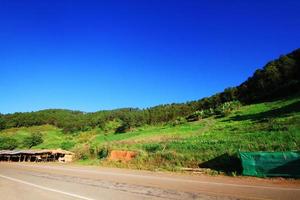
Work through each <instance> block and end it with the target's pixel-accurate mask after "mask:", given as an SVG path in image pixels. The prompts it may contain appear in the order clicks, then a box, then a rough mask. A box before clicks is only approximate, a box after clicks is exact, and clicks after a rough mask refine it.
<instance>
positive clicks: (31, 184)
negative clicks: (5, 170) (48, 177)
mask: <svg viewBox="0 0 300 200" xmlns="http://www.w3.org/2000/svg"><path fill="white" fill-rule="evenodd" d="M0 177H1V178H5V179H8V180H11V181H14V182H18V183H23V184H25V185H30V186H32V187H36V188H39V189H42V190H47V191H50V192H56V193H60V194H64V195H67V196H71V197H75V198H77V199H84V200H94V199H91V198H88V197H84V196H81V195H77V194H72V193H69V192H64V191H61V190H56V189H52V188H48V187H44V186H40V185H36V184H33V183H29V182H26V181H22V180H19V179H15V178H12V177H8V176H4V175H1V174H0Z"/></svg>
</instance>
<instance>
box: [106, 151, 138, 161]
mask: <svg viewBox="0 0 300 200" xmlns="http://www.w3.org/2000/svg"><path fill="white" fill-rule="evenodd" d="M136 156H137V153H136V152H133V151H117V150H113V151H111V152H110V155H109V158H108V159H109V160H118V161H130V160H132V159H133V158H135V157H136Z"/></svg>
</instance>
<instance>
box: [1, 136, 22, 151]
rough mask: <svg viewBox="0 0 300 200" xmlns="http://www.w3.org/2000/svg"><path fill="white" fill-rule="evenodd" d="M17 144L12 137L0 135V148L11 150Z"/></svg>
mask: <svg viewBox="0 0 300 200" xmlns="http://www.w3.org/2000/svg"><path fill="white" fill-rule="evenodd" d="M17 146H18V141H17V140H16V139H15V138H12V137H0V149H1V150H13V149H15V148H16V147H17Z"/></svg>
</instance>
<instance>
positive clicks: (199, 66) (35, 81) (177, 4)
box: [0, 0, 300, 113]
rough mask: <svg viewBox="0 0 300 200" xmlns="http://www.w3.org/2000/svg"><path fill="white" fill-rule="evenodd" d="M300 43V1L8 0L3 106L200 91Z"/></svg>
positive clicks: (129, 101) (1, 21)
mask: <svg viewBox="0 0 300 200" xmlns="http://www.w3.org/2000/svg"><path fill="white" fill-rule="evenodd" d="M299 47H300V1H298V0H282V1H276V0H263V1H262V0H257V1H255V0H249V1H244V0H243V1H240V0H232V1H230V0H222V1H221V0H216V1H211V0H205V1H202V0H194V1H192V0H181V1H177V0H128V1H127V0H120V1H114V0H112V1H104V0H103V1H101V0H97V1H88V0H82V1H79V0H78V1H71V0H70V1H68V0H48V1H47V0H42V1H41V0H36V1H32V0H26V1H24V0H19V1H16V0H1V1H0V91H1V95H0V112H1V113H11V112H17V111H18V112H24V111H35V110H40V109H46V108H66V109H75V110H82V111H97V110H101V109H113V108H120V107H141V108H144V107H149V106H154V105H157V104H164V103H172V102H185V101H189V100H196V99H200V98H202V97H205V96H209V95H212V94H214V93H216V92H220V91H222V90H223V89H224V88H226V87H229V86H236V85H238V84H240V83H241V82H243V81H244V80H246V79H247V78H248V77H249V76H250V75H252V73H253V72H254V71H255V69H257V68H259V67H262V66H263V65H264V64H265V63H266V62H267V61H270V60H271V59H274V58H277V57H278V56H279V55H282V54H285V53H288V52H290V51H292V50H294V49H296V48H299Z"/></svg>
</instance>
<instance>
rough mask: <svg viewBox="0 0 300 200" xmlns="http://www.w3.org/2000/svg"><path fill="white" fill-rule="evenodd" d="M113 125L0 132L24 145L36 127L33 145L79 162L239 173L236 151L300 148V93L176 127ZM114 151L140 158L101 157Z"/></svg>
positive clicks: (171, 125) (45, 127)
mask: <svg viewBox="0 0 300 200" xmlns="http://www.w3.org/2000/svg"><path fill="white" fill-rule="evenodd" d="M114 123H115V124H114ZM117 124H118V122H111V124H110V126H111V127H107V130H102V129H99V128H96V129H92V130H89V131H82V132H76V133H73V134H65V133H63V131H62V129H58V128H56V127H54V126H50V125H43V126H33V127H28V128H24V127H22V128H12V129H6V130H3V131H1V132H0V135H1V136H2V137H3V136H7V137H12V138H15V139H16V140H17V141H18V142H19V145H18V147H17V148H24V146H22V139H24V137H26V136H28V135H30V133H32V132H37V131H39V132H41V133H42V134H43V138H44V142H43V143H42V144H39V145H37V146H34V147H33V148H36V149H44V148H64V149H68V150H72V151H74V152H76V153H77V156H78V158H79V159H80V162H83V163H88V164H91V163H97V164H102V165H106V166H111V165H113V166H123V167H132V168H142V169H157V168H161V169H167V170H174V169H177V168H180V167H199V166H201V167H210V168H213V169H216V170H220V171H238V170H239V169H238V165H235V162H236V161H237V160H236V153H237V152H238V150H243V151H286V150H288V151H289V150H300V95H296V96H293V97H289V98H285V99H282V100H277V101H273V102H265V103H258V104H252V105H247V106H242V107H240V108H238V109H236V110H234V111H232V113H231V114H229V115H228V116H226V117H220V116H211V117H208V118H205V119H200V120H199V121H195V122H191V123H188V122H183V123H182V124H178V125H174V124H165V125H160V126H142V127H139V128H135V129H132V130H130V131H129V132H126V133H122V134H116V133H115V132H114V129H113V127H114V126H117ZM118 149H119V150H133V151H137V152H139V157H138V158H136V159H134V160H132V161H131V162H129V163H119V162H112V161H108V160H107V159H105V158H102V159H101V155H102V156H103V152H105V151H106V150H108V151H110V150H118ZM104 157H105V155H104ZM220 161H221V162H220Z"/></svg>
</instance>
